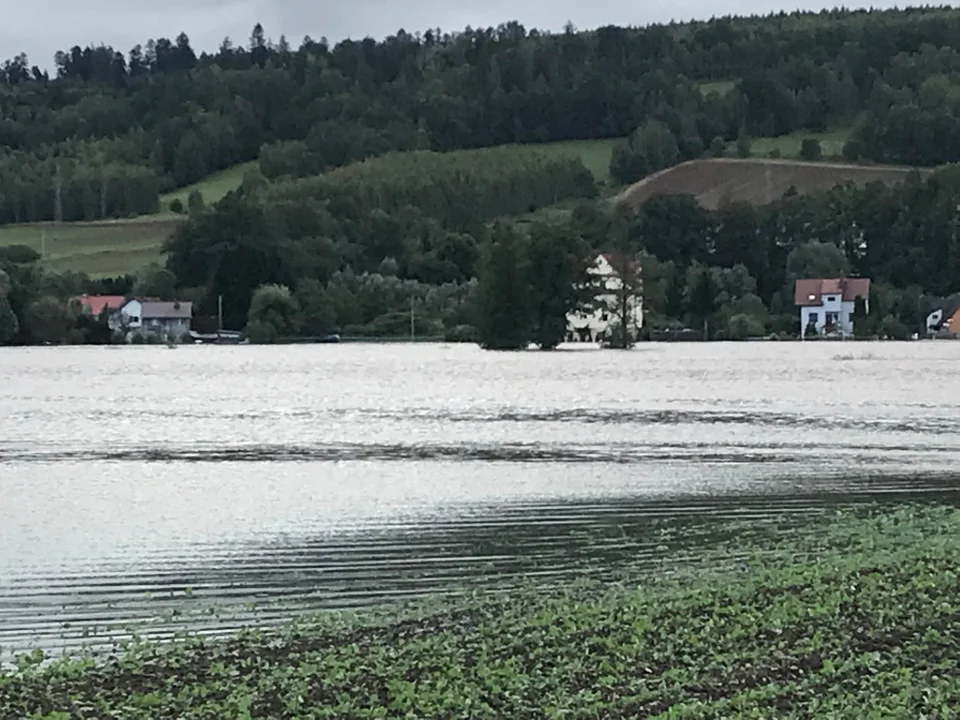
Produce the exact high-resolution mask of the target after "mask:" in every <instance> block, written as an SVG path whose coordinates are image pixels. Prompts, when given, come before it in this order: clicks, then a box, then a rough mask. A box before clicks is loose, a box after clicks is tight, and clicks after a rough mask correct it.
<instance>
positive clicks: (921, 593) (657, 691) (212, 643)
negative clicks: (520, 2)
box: [0, 508, 960, 719]
mask: <svg viewBox="0 0 960 720" xmlns="http://www.w3.org/2000/svg"><path fill="white" fill-rule="evenodd" d="M958 570H960V512H958V511H956V510H955V509H916V508H910V509H901V510H897V511H894V512H885V513H879V514H875V515H873V516H858V517H855V518H854V517H851V516H850V515H847V514H844V515H842V516H841V517H839V518H837V519H835V520H834V521H833V522H831V523H829V524H828V525H827V526H826V527H816V528H810V529H808V533H805V534H804V535H802V536H801V538H800V539H799V540H797V539H793V540H790V541H789V542H785V543H784V544H781V545H779V546H777V547H775V548H774V549H772V550H771V549H768V550H766V551H762V552H760V551H758V553H757V555H755V556H754V560H753V561H749V562H745V563H742V564H740V565H739V566H728V567H726V568H724V569H711V570H704V569H701V570H700V571H699V572H684V573H682V574H678V575H675V576H673V577H661V578H659V579H657V580H648V581H644V582H643V583H642V584H641V585H639V586H637V583H636V581H634V582H633V583H627V582H622V583H619V584H616V585H606V586H601V585H589V586H587V585H584V586H578V587H576V588H566V589H562V590H555V591H553V592H546V591H542V592H531V593H529V594H524V595H522V596H511V595H507V596H499V597H498V598H497V599H495V600H488V601H477V602H461V603H460V604H458V605H454V606H450V607H448V608H446V609H444V610H441V611H431V612H429V613H426V614H420V615H411V616H408V617H400V616H395V617H394V619H392V620H389V621H386V622H383V621H379V620H376V619H374V618H372V617H371V618H370V619H367V620H357V619H350V620H345V619H344V618H342V617H340V616H336V615H330V616H326V617H324V618H320V619H316V620H312V621H310V622H309V623H301V624H298V625H295V626H291V627H289V628H288V629H286V630H285V631H283V632H278V633H268V632H262V633H261V632H247V633H244V634H241V635H238V636H236V637H233V638H231V639H227V640H204V639H190V640H186V641H182V642H180V643H177V644H172V645H155V644H149V643H139V644H136V645H134V646H132V647H131V648H130V649H129V650H128V651H127V652H126V653H124V654H122V655H118V656H113V657H110V658H108V659H106V660H105V661H97V660H94V659H92V658H82V659H76V658H73V659H65V660H58V661H56V662H54V663H52V664H43V663H42V662H41V660H42V657H39V656H37V657H24V658H21V659H20V661H19V662H18V663H17V665H16V666H15V667H13V668H9V669H7V670H6V671H5V672H2V673H0V718H25V717H33V718H46V719H51V718H100V717H123V718H208V717H230V718H255V717H256V718H266V717H271V718H323V717H331V718H334V717H335V718H386V717H422V718H425V717H430V718H468V717H469V718H483V717H510V718H543V717H556V718H559V717H564V718H568V717H577V718H614V717H617V718H619V717H662V718H720V717H723V718H729V717H779V718H789V717H814V716H816V717H825V718H839V717H844V718H846V717H849V718H866V717H878V718H879V717H883V718H918V717H928V718H946V717H950V716H951V713H952V712H953V709H954V708H955V702H956V698H957V697H958V696H960V677H958V675H957V673H956V665H955V659H956V657H957V654H958V651H960V641H958V638H960V593H958V592H957V578H958Z"/></svg>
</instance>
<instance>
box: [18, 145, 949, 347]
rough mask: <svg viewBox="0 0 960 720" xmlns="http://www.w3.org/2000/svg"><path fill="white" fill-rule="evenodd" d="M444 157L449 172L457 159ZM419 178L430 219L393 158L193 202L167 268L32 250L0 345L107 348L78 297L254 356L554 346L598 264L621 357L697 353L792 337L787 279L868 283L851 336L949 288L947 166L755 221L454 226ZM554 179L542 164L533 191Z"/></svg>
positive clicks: (830, 195) (764, 209) (676, 217)
mask: <svg viewBox="0 0 960 720" xmlns="http://www.w3.org/2000/svg"><path fill="white" fill-rule="evenodd" d="M445 157H446V158H447V159H446V160H445V162H449V163H451V165H450V167H449V168H448V169H449V171H450V172H456V167H457V165H456V163H455V159H456V158H457V157H458V156H457V155H451V156H445ZM460 157H461V158H467V157H470V154H469V153H467V154H464V155H462V156H460ZM503 157H504V159H505V158H506V157H508V156H503ZM516 157H522V156H519V155H518V156H516ZM425 162H426V165H425V166H424V167H429V168H431V173H428V174H429V175H430V176H431V177H434V182H435V183H436V185H437V186H438V187H435V188H431V185H430V183H428V182H424V183H422V184H417V183H414V184H413V185H412V187H414V188H418V187H419V188H420V189H419V190H418V191H417V192H419V193H423V195H418V196H417V197H420V198H427V197H429V196H431V193H434V192H436V193H440V194H438V195H437V196H436V199H435V203H436V204H431V202H427V201H426V200H425V199H424V200H423V202H422V205H423V207H424V208H431V207H435V208H437V209H435V210H434V212H435V214H436V215H435V216H430V215H427V214H426V213H425V212H424V210H422V209H419V208H418V209H414V208H413V207H412V206H410V205H405V204H403V203H404V202H407V201H408V200H409V199H410V198H408V197H407V196H405V195H403V194H401V195H391V194H390V193H389V192H388V191H387V190H386V188H389V187H391V184H392V180H390V179H388V180H385V181H384V182H383V183H381V182H379V181H378V180H376V178H377V175H376V173H375V172H374V169H375V168H376V167H378V166H379V167H380V168H381V169H382V171H383V172H384V173H385V174H387V175H388V177H391V176H390V173H392V172H393V170H394V169H395V166H394V164H393V163H394V161H393V160H392V159H391V158H385V159H383V160H380V161H375V162H372V163H371V164H370V167H368V168H365V169H364V170H363V171H362V173H368V175H367V178H368V181H369V182H368V183H365V184H356V185H353V184H352V183H353V182H354V180H353V179H352V178H353V175H352V173H343V174H342V176H343V185H342V186H341V187H339V188H338V189H337V190H336V191H331V192H330V193H328V194H327V195H322V194H320V195H314V194H313V193H307V194H305V195H298V192H297V190H298V188H299V185H298V184H297V183H291V184H290V185H289V187H287V189H286V191H285V192H280V190H279V189H278V188H276V187H267V186H266V185H263V184H262V183H257V182H255V181H250V182H249V183H247V184H246V185H245V187H244V188H241V190H239V191H237V192H234V193H231V194H229V195H228V196H227V197H226V198H224V199H223V200H222V201H220V202H219V203H217V204H216V205H214V206H212V207H205V206H202V205H201V206H196V207H195V208H194V210H193V212H192V214H191V215H190V216H189V218H188V219H187V221H186V222H185V223H184V225H183V226H182V227H181V229H180V231H178V233H177V234H176V236H175V237H174V238H173V239H172V240H171V242H170V243H169V245H168V247H167V251H168V261H167V267H166V268H162V267H159V266H157V267H150V268H146V269H145V270H144V271H143V272H142V273H141V274H140V275H139V276H138V277H135V278H116V279H114V280H101V281H91V280H90V279H89V278H86V277H85V276H83V275H79V274H76V273H69V272H68V273H62V274H57V273H52V272H50V271H47V270H44V269H43V268H42V266H41V264H40V263H39V256H38V255H37V253H36V252H34V251H32V250H30V249H29V248H20V247H12V248H4V249H0V342H3V343H31V342H53V343H57V342H109V341H110V339H111V338H110V334H109V333H108V332H107V331H106V330H105V327H106V325H105V321H104V319H103V318H100V319H97V318H89V317H87V316H85V315H83V314H82V313H80V312H79V308H77V307H76V305H75V304H71V302H70V299H71V298H73V297H75V296H76V295H78V294H80V293H83V292H87V293H91V294H96V293H107V294H121V295H129V294H145V295H152V296H157V297H169V298H173V297H177V298H180V299H188V300H191V301H193V302H195V303H196V305H197V310H198V315H203V314H207V315H209V314H212V313H213V312H214V311H215V308H216V301H217V298H218V296H220V295H222V296H223V297H224V310H225V313H224V315H225V319H226V325H227V327H228V328H233V329H244V328H245V329H246V330H247V331H248V333H249V334H250V336H251V338H253V339H255V340H257V341H261V342H270V341H275V340H278V339H281V338H284V337H296V336H304V337H321V336H324V335H326V334H329V333H332V332H340V333H343V334H345V335H352V336H377V337H385V336H395V337H399V336H407V335H409V334H410V332H411V320H412V321H413V325H414V327H413V332H414V333H415V334H416V335H417V336H419V337H444V338H447V339H449V340H460V341H470V342H478V343H480V344H482V345H484V346H485V347H488V348H496V349H509V348H521V347H526V346H527V345H528V344H530V343H535V344H537V345H539V346H540V347H543V348H551V347H555V346H556V345H557V344H558V343H559V342H561V341H562V340H563V339H564V337H565V334H566V316H567V314H568V313H570V312H571V311H575V310H578V309H590V308H591V307H592V305H591V304H592V303H594V302H595V300H596V294H597V293H596V291H597V288H596V286H595V285H593V284H591V281H590V278H589V276H588V274H587V268H588V267H589V265H590V264H592V263H593V261H594V259H595V257H596V255H597V254H598V253H607V254H608V255H610V256H611V257H612V258H614V259H615V261H617V262H618V269H619V272H620V273H621V274H624V273H629V272H630V268H631V267H633V268H637V270H636V272H637V277H635V278H632V279H630V280H629V281H628V283H627V286H628V290H629V291H630V292H635V293H637V294H642V298H643V303H644V309H645V315H646V322H645V328H644V331H643V332H642V333H640V334H639V335H636V336H632V337H631V336H629V335H628V333H627V332H626V331H624V334H623V335H622V336H620V339H619V340H617V339H616V333H614V336H615V337H614V338H613V340H614V344H618V345H628V344H630V343H631V342H633V341H636V340H642V339H644V338H645V336H646V334H647V333H650V332H652V331H657V330H676V329H682V328H693V329H695V330H697V331H700V332H703V333H704V335H705V337H707V338H709V339H740V338H746V337H759V336H766V335H776V336H778V337H796V336H797V334H798V333H799V332H800V328H799V317H798V313H797V311H796V308H794V306H793V284H794V281H795V280H796V279H798V278H802V277H838V276H864V277H869V278H871V279H872V280H873V284H872V292H871V297H870V313H869V315H867V316H866V317H863V318H861V319H860V320H859V321H858V322H857V324H856V331H857V333H858V334H863V335H867V336H873V335H879V336H885V337H893V338H905V337H908V336H909V335H910V334H912V333H914V332H922V331H923V321H924V318H925V317H926V315H927V314H928V313H929V312H930V311H932V310H933V309H936V308H937V307H941V306H942V304H943V303H944V301H945V300H946V299H947V298H948V297H950V296H954V295H955V294H956V293H957V292H958V291H960V287H958V282H957V278H958V277H960V209H958V208H960V169H958V167H957V166H950V167H948V168H945V169H942V170H939V171H937V172H935V173H932V174H930V175H928V176H924V177H921V176H920V175H919V174H915V175H913V176H911V177H909V178H908V179H907V180H906V181H905V182H902V183H900V184H897V185H893V186H887V185H884V184H882V183H875V184H871V185H867V186H865V187H856V186H853V185H846V186H838V187H835V188H834V189H832V190H830V191H824V192H818V193H811V194H809V195H804V196H800V195H797V194H796V193H793V192H787V193H786V194H785V195H784V196H783V197H782V198H780V199H779V200H777V201H775V202H773V203H770V204H769V205H765V206H761V207H755V206H750V205H745V204H736V203H731V204H724V205H721V206H720V207H718V208H717V209H715V210H708V209H705V208H702V207H701V206H700V205H699V204H697V202H696V201H695V199H694V198H692V197H690V196H686V195H661V196H657V197H654V198H651V199H650V200H648V201H647V202H646V203H644V204H643V205H641V206H640V207H637V208H632V207H629V206H625V205H619V206H614V205H611V204H610V203H609V201H607V200H604V199H597V198H591V197H589V193H587V194H586V195H577V194H576V192H575V191H576V188H577V187H578V185H577V181H576V178H577V177H579V175H580V174H579V172H577V173H572V175H571V178H570V185H569V188H568V192H571V193H572V194H571V196H570V199H569V201H568V202H570V203H573V205H572V209H570V210H566V211H563V210H557V209H556V208H552V209H551V211H550V212H549V213H546V214H542V213H534V214H532V215H528V216H520V217H519V218H513V219H509V218H507V219H504V218H500V217H497V216H493V215H488V214H486V213H485V212H480V211H477V212H478V213H479V214H477V215H476V216H474V217H471V218H470V220H471V225H470V227H468V228H466V229H457V228H456V225H457V223H458V222H459V221H460V220H461V218H462V216H461V215H460V214H459V213H458V212H456V211H453V210H452V209H451V207H448V206H447V205H445V204H443V203H444V202H450V203H452V208H453V209H455V208H456V207H457V203H458V202H459V201H460V200H462V199H463V198H464V197H466V195H465V194H464V195H458V194H457V193H451V194H449V195H446V194H443V192H441V191H442V190H443V189H444V188H445V186H446V185H447V184H448V182H449V175H447V174H445V173H444V172H442V171H441V172H437V174H436V175H433V174H432V173H433V172H435V171H437V170H438V168H441V167H442V163H441V164H440V165H437V164H435V161H433V160H426V161H425ZM477 166H478V167H488V168H489V174H487V175H485V176H484V175H482V174H478V175H476V176H474V179H473V182H474V183H475V184H474V185H471V187H473V188H474V189H476V190H477V191H478V192H479V193H480V194H481V195H483V194H484V193H488V194H490V195H493V196H495V195H496V194H497V193H498V192H499V190H498V188H505V187H507V188H514V190H515V191H516V192H518V193H520V194H521V196H520V197H518V198H515V201H516V202H517V203H520V204H521V205H522V204H525V203H527V202H528V201H529V200H530V198H533V197H538V195H537V193H538V192H540V190H539V189H537V188H536V187H535V186H536V183H533V184H530V183H526V184H521V185H517V186H514V185H512V184H511V182H512V180H511V178H512V177H528V175H527V173H528V172H529V171H530V168H529V167H526V166H524V165H523V163H521V162H519V161H518V165H517V166H516V168H515V173H516V174H515V175H511V173H510V172H509V171H508V167H506V166H505V165H503V164H500V163H490V164H489V165H488V166H485V165H484V164H483V163H478V164H477ZM567 166H568V165H567V163H566V161H559V162H557V163H555V164H551V163H549V162H543V164H542V165H540V167H541V172H542V173H543V174H544V175H545V176H549V175H554V174H556V173H558V172H560V171H562V169H563V168H565V167H567ZM357 172H361V171H357ZM524 188H530V189H529V193H530V194H528V195H523V189H524ZM339 193H342V195H339ZM333 198H337V202H344V203H354V204H355V205H356V210H355V212H357V213H358V214H357V215H355V216H349V217H346V216H337V215H334V214H332V213H331V212H330V204H331V202H333ZM398 198H400V200H398ZM378 203H382V204H381V205H378ZM477 207H479V208H483V207H484V205H483V203H479V204H478V206H477ZM338 217H341V218H344V219H340V220H338V219H337V218H338ZM615 305H616V304H615ZM615 305H614V306H611V307H610V310H611V314H612V315H613V320H614V325H615V326H616V321H617V320H618V319H619V318H618V317H617V311H616V307H615Z"/></svg>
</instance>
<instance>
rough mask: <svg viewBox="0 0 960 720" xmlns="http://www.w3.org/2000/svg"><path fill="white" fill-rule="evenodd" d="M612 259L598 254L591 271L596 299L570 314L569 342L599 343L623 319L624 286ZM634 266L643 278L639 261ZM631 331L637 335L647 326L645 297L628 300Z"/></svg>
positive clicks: (635, 270) (633, 296)
mask: <svg viewBox="0 0 960 720" xmlns="http://www.w3.org/2000/svg"><path fill="white" fill-rule="evenodd" d="M611 260H612V257H611V256H610V255H607V254H603V255H598V256H597V257H596V258H595V259H594V262H593V265H592V266H591V267H590V268H588V269H587V274H588V275H589V276H590V284H591V285H592V287H593V291H594V293H595V294H594V296H593V298H592V300H591V302H589V303H588V304H587V305H585V306H584V307H582V308H580V309H578V310H577V311H575V312H572V313H569V314H568V315H567V342H583V343H599V342H602V340H603V339H604V338H605V337H606V335H607V333H608V331H609V330H610V328H611V327H612V326H614V325H615V324H616V323H617V321H618V320H619V317H620V299H621V289H622V288H623V283H622V281H621V278H620V274H619V273H618V272H617V270H616V269H615V268H614V266H613V264H612V262H611ZM631 262H633V263H634V272H635V273H636V274H637V276H639V274H640V267H639V262H638V261H636V260H631ZM627 305H628V313H629V318H630V321H629V331H630V333H631V334H632V335H634V336H636V335H637V334H638V333H639V332H640V329H641V328H642V327H643V296H642V294H641V293H632V294H631V295H630V296H629V297H628V298H627Z"/></svg>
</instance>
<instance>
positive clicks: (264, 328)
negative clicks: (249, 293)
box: [246, 285, 299, 343]
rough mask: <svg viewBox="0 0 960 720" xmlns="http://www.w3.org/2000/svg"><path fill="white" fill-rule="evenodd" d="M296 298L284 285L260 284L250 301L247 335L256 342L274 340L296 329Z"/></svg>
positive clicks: (297, 309) (297, 308)
mask: <svg viewBox="0 0 960 720" xmlns="http://www.w3.org/2000/svg"><path fill="white" fill-rule="evenodd" d="M298 312H299V307H298V306H297V300H296V298H295V297H294V296H293V294H292V293H291V292H290V288H288V287H287V286H285V285H262V286H261V287H259V288H257V290H256V292H254V294H253V299H252V300H251V301H250V312H249V314H248V317H247V331H246V332H247V336H248V337H249V338H250V339H251V340H252V341H253V342H256V343H269V342H275V341H276V340H277V339H278V338H280V337H283V336H289V335H292V334H293V333H294V332H296V329H297V314H298Z"/></svg>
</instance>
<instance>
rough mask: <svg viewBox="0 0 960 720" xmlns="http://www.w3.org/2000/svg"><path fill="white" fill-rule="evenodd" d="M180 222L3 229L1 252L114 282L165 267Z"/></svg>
mask: <svg viewBox="0 0 960 720" xmlns="http://www.w3.org/2000/svg"><path fill="white" fill-rule="evenodd" d="M179 222H182V220H181V219H180V218H179V217H177V216H173V215H169V214H162V215H152V216H146V217H142V218H136V219H133V220H113V221H107V222H91V223H63V224H59V225H58V224H55V223H35V224H31V225H5V226H0V246H7V245H26V246H28V247H31V248H33V249H34V250H36V251H37V252H41V253H42V254H43V263H44V265H45V266H46V267H49V268H50V269H52V270H55V271H63V270H74V271H76V272H85V273H87V274H88V275H90V276H91V277H112V276H116V275H124V274H127V273H130V274H133V273H136V272H137V271H138V270H140V269H141V268H142V267H144V266H145V265H148V264H149V263H151V262H155V261H161V260H162V255H161V253H160V249H161V246H162V245H163V242H164V240H166V239H167V238H168V237H169V236H170V234H171V233H172V232H173V230H174V228H175V227H176V226H177V224H178V223H179Z"/></svg>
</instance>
